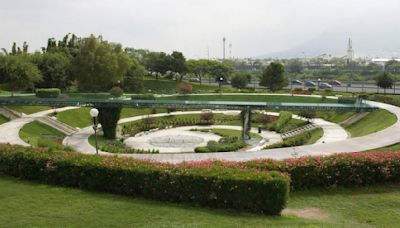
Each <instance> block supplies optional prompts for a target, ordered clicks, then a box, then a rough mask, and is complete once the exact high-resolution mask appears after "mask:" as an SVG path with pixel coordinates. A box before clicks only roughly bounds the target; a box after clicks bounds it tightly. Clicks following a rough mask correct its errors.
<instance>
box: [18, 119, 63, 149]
mask: <svg viewBox="0 0 400 228" xmlns="http://www.w3.org/2000/svg"><path fill="white" fill-rule="evenodd" d="M19 136H20V137H21V139H22V140H24V141H25V142H26V143H29V144H31V145H32V146H38V142H39V141H42V142H43V140H46V141H51V142H54V143H58V144H61V142H62V140H63V139H64V137H65V135H64V134H63V133H61V132H59V131H57V130H56V129H54V128H52V127H49V126H47V125H46V124H42V123H39V122H37V121H33V122H31V123H28V124H25V126H24V127H23V128H22V129H21V130H20V131H19Z"/></svg>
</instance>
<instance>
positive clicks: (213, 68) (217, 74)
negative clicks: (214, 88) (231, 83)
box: [208, 61, 233, 82]
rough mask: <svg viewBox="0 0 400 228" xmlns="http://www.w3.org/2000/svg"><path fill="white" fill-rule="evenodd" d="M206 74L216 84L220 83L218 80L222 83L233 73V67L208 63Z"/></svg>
mask: <svg viewBox="0 0 400 228" xmlns="http://www.w3.org/2000/svg"><path fill="white" fill-rule="evenodd" d="M208 72H209V74H210V75H211V76H213V77H214V79H215V81H217V82H219V81H220V80H219V79H220V78H223V81H227V80H228V79H229V77H230V75H231V74H232V72H233V67H232V65H231V64H229V63H221V62H218V61H210V62H209V70H208Z"/></svg>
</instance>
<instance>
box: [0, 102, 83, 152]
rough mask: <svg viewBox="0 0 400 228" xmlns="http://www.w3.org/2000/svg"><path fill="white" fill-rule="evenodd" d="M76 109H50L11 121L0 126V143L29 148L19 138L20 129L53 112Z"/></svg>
mask: <svg viewBox="0 0 400 228" xmlns="http://www.w3.org/2000/svg"><path fill="white" fill-rule="evenodd" d="M76 108H78V107H65V108H58V109H50V110H46V111H42V112H37V113H34V114H31V115H24V116H23V117H22V118H19V119H14V120H11V121H9V122H7V123H4V124H1V125H0V143H10V144H16V145H22V146H30V145H29V144H27V143H26V142H24V141H23V140H22V139H21V138H20V137H19V131H20V130H21V128H22V127H23V126H24V125H25V124H28V123H30V122H32V121H35V120H36V119H38V118H40V117H42V116H46V115H49V114H51V113H53V112H55V111H57V112H62V111H66V110H70V109H76Z"/></svg>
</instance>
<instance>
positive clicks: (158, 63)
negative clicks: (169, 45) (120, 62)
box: [144, 52, 169, 79]
mask: <svg viewBox="0 0 400 228" xmlns="http://www.w3.org/2000/svg"><path fill="white" fill-rule="evenodd" d="M144 63H145V66H146V69H147V70H148V71H151V72H156V73H160V74H163V75H164V74H165V73H167V71H168V70H169V68H168V64H169V58H168V56H167V54H165V53H164V52H150V53H149V54H147V55H146V57H145V60H144ZM157 79H158V76H157Z"/></svg>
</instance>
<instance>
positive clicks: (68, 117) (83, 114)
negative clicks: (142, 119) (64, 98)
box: [57, 107, 166, 128]
mask: <svg viewBox="0 0 400 228" xmlns="http://www.w3.org/2000/svg"><path fill="white" fill-rule="evenodd" d="M90 109H91V108H86V107H84V108H79V109H72V110H68V111H64V112H60V113H58V114H57V119H58V120H59V121H61V122H64V123H66V124H68V125H70V126H72V127H79V128H84V127H87V126H90V125H91V124H92V123H93V120H92V118H91V117H90V114H89V111H90ZM156 112H157V113H161V112H166V110H165V109H156ZM149 113H152V109H149V108H146V109H135V108H123V109H122V111H121V119H122V118H127V117H133V116H140V115H146V114H149Z"/></svg>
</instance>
